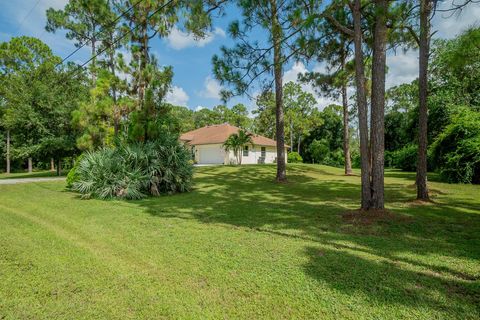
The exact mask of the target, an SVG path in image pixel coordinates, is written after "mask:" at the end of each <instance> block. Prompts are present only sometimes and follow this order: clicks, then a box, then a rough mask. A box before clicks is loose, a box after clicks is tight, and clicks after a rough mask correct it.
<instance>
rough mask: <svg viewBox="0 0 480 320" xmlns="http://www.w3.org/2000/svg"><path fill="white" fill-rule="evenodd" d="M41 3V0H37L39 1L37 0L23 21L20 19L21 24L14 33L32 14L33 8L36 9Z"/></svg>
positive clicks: (16, 30)
mask: <svg viewBox="0 0 480 320" xmlns="http://www.w3.org/2000/svg"><path fill="white" fill-rule="evenodd" d="M39 3H40V0H37V2H35V4H34V5H33V7H32V8H31V9H30V11H28V13H27V14H26V15H25V16H24V17H23V19H22V21H20V24H19V25H18V27H17V29H15V31H14V32H13V34H14V35H15V34H16V33H17V32H18V31H19V30H20V28H21V27H22V25H23V23H24V22H25V20H27V18H28V16H29V15H30V14H32V12H33V10H35V8H36V7H37V6H38V4H39Z"/></svg>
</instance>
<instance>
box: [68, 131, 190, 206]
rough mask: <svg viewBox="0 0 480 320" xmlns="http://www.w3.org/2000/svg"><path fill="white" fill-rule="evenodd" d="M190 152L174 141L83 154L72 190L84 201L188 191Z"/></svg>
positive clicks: (168, 140)
mask: <svg viewBox="0 0 480 320" xmlns="http://www.w3.org/2000/svg"><path fill="white" fill-rule="evenodd" d="M190 159H191V155H190V152H189V151H188V150H187V149H186V148H185V147H184V146H183V145H181V144H180V143H179V142H178V141H177V140H176V139H174V138H166V139H162V140H161V141H155V142H153V141H151V142H146V143H137V144H133V145H122V146H118V147H116V148H103V149H100V150H98V151H93V152H86V153H85V155H84V156H83V157H82V159H81V160H80V161H79V163H78V167H77V168H76V171H75V174H76V175H77V178H76V181H75V182H74V183H73V185H72V189H73V190H75V191H78V192H80V193H81V194H83V196H84V197H85V198H99V199H109V198H123V199H140V198H143V197H146V196H148V195H152V196H158V195H160V194H171V193H176V192H186V191H189V190H190V188H191V185H192V174H193V166H192V164H191V163H190Z"/></svg>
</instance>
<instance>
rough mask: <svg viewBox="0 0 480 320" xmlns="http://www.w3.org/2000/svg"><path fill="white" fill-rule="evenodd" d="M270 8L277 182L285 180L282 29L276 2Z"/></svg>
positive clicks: (271, 2) (272, 1)
mask: <svg viewBox="0 0 480 320" xmlns="http://www.w3.org/2000/svg"><path fill="white" fill-rule="evenodd" d="M270 4H271V9H272V40H273V63H274V66H273V73H274V77H275V115H276V132H277V134H276V138H277V177H276V180H277V182H284V181H286V180H287V170H286V164H285V122H284V114H283V87H282V85H283V84H282V76H283V74H282V73H283V70H282V69H283V67H282V66H283V63H282V48H281V38H282V29H281V26H280V23H279V21H278V13H277V2H276V0H270Z"/></svg>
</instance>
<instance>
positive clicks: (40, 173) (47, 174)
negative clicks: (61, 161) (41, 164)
mask: <svg viewBox="0 0 480 320" xmlns="http://www.w3.org/2000/svg"><path fill="white" fill-rule="evenodd" d="M61 175H62V176H64V175H66V172H62V173H61ZM56 176H57V172H55V171H50V170H44V171H34V172H32V173H28V172H26V171H25V172H13V173H10V174H6V173H0V179H21V178H47V177H56Z"/></svg>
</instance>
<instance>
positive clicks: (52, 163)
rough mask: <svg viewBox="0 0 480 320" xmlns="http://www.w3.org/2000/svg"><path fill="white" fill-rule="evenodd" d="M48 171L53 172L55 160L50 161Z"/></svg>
mask: <svg viewBox="0 0 480 320" xmlns="http://www.w3.org/2000/svg"><path fill="white" fill-rule="evenodd" d="M50 171H55V160H54V159H53V158H51V159H50Z"/></svg>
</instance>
